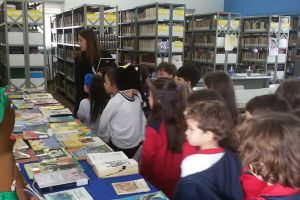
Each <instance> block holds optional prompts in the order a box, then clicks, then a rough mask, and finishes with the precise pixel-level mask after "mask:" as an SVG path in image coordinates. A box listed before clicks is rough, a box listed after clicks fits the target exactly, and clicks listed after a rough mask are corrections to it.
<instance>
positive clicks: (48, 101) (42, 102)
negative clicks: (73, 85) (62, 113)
mask: <svg viewBox="0 0 300 200" xmlns="http://www.w3.org/2000/svg"><path fill="white" fill-rule="evenodd" d="M30 101H31V102H32V103H34V104H35V105H47V104H58V103H59V102H58V101H57V100H56V99H32V100H30Z"/></svg>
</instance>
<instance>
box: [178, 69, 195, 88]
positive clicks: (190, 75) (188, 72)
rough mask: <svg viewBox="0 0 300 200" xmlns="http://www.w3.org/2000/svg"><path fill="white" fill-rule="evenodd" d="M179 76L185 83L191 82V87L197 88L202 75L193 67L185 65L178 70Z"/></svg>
mask: <svg viewBox="0 0 300 200" xmlns="http://www.w3.org/2000/svg"><path fill="white" fill-rule="evenodd" d="M177 76H178V77H181V78H183V79H184V80H185V81H191V86H192V87H195V86H196V84H197V83H198V81H199V79H200V73H199V71H198V70H197V69H196V67H194V66H193V65H184V66H182V67H180V68H179V69H178V70H177Z"/></svg>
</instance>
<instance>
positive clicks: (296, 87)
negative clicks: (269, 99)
mask: <svg viewBox="0 0 300 200" xmlns="http://www.w3.org/2000/svg"><path fill="white" fill-rule="evenodd" d="M276 95H278V96H280V97H282V98H284V99H286V100H287V101H288V102H289V104H290V105H291V107H292V109H297V108H300V81H298V80H295V79H290V80H286V81H284V82H282V83H281V84H280V85H279V87H278V88H277V90H276Z"/></svg>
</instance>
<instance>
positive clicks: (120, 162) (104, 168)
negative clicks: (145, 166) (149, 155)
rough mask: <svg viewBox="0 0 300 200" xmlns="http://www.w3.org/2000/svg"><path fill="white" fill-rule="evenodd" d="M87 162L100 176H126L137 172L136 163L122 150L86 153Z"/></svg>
mask: <svg viewBox="0 0 300 200" xmlns="http://www.w3.org/2000/svg"><path fill="white" fill-rule="evenodd" d="M87 162H88V163H89V164H90V165H92V166H93V170H94V172H95V173H96V175H97V176H98V177H100V178H108V177H118V176H126V175H131V174H138V173H139V172H138V163H137V162H136V161H135V160H134V159H128V157H127V156H126V155H125V154H124V153H123V152H122V151H118V152H107V153H91V154H87Z"/></svg>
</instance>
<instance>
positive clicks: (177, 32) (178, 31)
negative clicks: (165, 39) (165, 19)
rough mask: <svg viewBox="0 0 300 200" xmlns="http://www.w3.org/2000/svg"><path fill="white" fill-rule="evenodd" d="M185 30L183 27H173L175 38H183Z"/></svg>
mask: <svg viewBox="0 0 300 200" xmlns="http://www.w3.org/2000/svg"><path fill="white" fill-rule="evenodd" d="M183 30H184V28H183V26H182V25H175V26H173V36H180V37H183Z"/></svg>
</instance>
